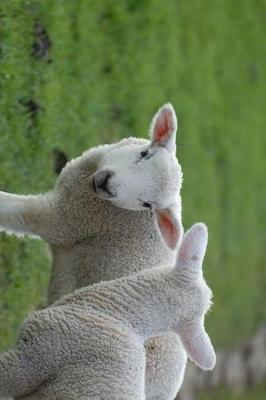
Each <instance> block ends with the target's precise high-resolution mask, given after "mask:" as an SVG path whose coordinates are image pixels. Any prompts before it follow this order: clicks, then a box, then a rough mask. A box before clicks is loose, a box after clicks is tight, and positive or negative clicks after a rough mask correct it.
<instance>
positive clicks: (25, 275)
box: [0, 0, 266, 399]
mask: <svg viewBox="0 0 266 400" xmlns="http://www.w3.org/2000/svg"><path fill="white" fill-rule="evenodd" d="M265 15H266V2H265V0H257V1H252V0H242V1H241V2H236V1H230V0H212V1H211V0H202V1H199V0H190V1H186V0H168V1H161V0H142V1H140V0H139V1H138V0H116V1H113V0H105V1H104V0H97V1H92V0H87V1H85V0H75V1H70V0H68V1H67V0H56V1H54V0H45V1H34V0H27V1H25V0H24V1H23V0H1V3H0V189H1V190H6V191H14V192H18V193H30V192H31V193H34V192H40V191H46V190H48V189H50V188H52V187H53V184H54V182H55V179H56V177H55V175H54V173H53V157H52V151H53V148H55V147H59V148H61V149H63V150H65V151H66V152H67V153H68V154H69V156H70V157H74V156H77V155H79V154H80V153H81V152H82V151H83V150H84V149H86V148H89V147H91V146H94V145H97V144H99V143H103V142H112V141H114V140H118V139H120V138H122V137H125V136H129V135H134V136H146V135H147V130H148V124H149V122H150V119H151V117H152V115H153V113H154V112H155V111H156V109H157V108H158V107H159V106H160V105H161V104H162V103H164V102H168V101H171V102H172V103H173V105H174V107H175V109H176V111H177V114H178V119H179V122H180V124H179V130H178V138H177V142H178V146H177V155H178V158H179V159H180V161H181V163H182V166H183V171H184V185H183V192H182V195H183V218H184V225H185V227H188V226H189V225H190V224H192V223H193V222H195V221H200V220H202V221H205V222H206V223H207V225H208V226H209V233H210V242H209V247H208V254H207V259H206V262H205V274H206V276H207V279H208V282H209V283H210V286H211V287H212V288H213V290H214V294H215V298H214V301H215V304H214V307H213V311H212V313H211V314H210V315H209V317H208V321H207V324H208V330H209V332H210V334H211V336H212V337H213V339H214V342H215V343H216V345H217V346H234V345H235V344H236V343H238V342H239V341H240V340H242V339H243V338H245V337H246V336H248V335H250V334H252V332H254V330H255V328H256V327H257V326H258V325H259V324H260V323H261V322H263V321H265V320H266V307H265V304H266V294H265V287H266V271H265V262H264V260H265V245H266V243H265V222H266V215H265V214H266V211H265V210H266V207H265V199H266V193H265V192H266V189H265V188H266V185H265V175H266V174H265V166H266V165H265V164H266V163H265V150H266V141H265V122H266V113H265V93H266V79H265V78H266V76H265V75H266V73H265V71H266V48H265V34H266V25H265ZM36 20H40V21H41V22H42V23H43V25H44V26H45V27H46V29H47V31H48V33H49V36H50V38H51V40H52V42H53V45H52V51H51V58H52V60H53V61H52V62H51V63H47V62H45V61H43V60H36V59H34V58H33V57H32V55H31V48H32V44H33V41H34V38H33V26H34V22H35V21H36ZM30 98H31V99H34V100H35V101H37V102H38V103H39V104H40V105H41V110H40V112H39V115H38V119H37V120H36V121H31V119H30V117H29V115H28V114H26V113H25V109H24V108H23V106H22V105H21V104H20V99H30ZM48 277H49V260H48V255H47V250H46V248H45V245H44V244H43V243H41V242H40V241H38V240H33V239H28V238H27V239H25V238H24V239H22V240H19V239H17V238H15V237H8V236H6V235H5V234H1V235H0V348H1V349H4V348H6V347H7V346H9V345H11V344H12V343H13V341H14V338H15V335H16V329H17V327H18V326H19V324H20V322H21V321H22V319H23V318H24V317H25V316H26V315H27V314H28V313H29V312H30V311H31V310H33V309H34V308H36V307H39V306H40V305H42V304H43V303H44V299H45V292H46V287H47V282H48ZM221 396H222V397H220V398H221V399H222V398H227V399H229V397H228V395H226V394H224V395H223V392H222V393H221ZM252 396H253V395H252V394H247V395H246V397H245V399H262V398H263V397H256V393H255V395H254V396H255V397H252ZM258 396H259V394H258ZM242 398H243V399H244V397H242Z"/></svg>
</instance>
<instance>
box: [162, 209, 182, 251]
mask: <svg viewBox="0 0 266 400" xmlns="http://www.w3.org/2000/svg"><path fill="white" fill-rule="evenodd" d="M159 226H160V229H161V232H162V235H163V237H164V239H165V241H166V243H167V245H168V246H169V247H171V248H174V247H175V246H176V244H177V239H178V232H177V229H176V227H175V225H174V224H173V223H172V221H171V219H170V218H169V217H168V216H167V215H165V214H160V216H159Z"/></svg>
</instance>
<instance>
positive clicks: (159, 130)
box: [150, 103, 177, 154]
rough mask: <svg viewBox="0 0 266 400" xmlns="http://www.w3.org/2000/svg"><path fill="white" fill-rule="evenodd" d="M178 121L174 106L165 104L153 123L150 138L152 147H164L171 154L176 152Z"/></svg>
mask: <svg viewBox="0 0 266 400" xmlns="http://www.w3.org/2000/svg"><path fill="white" fill-rule="evenodd" d="M176 130H177V120H176V114H175V110H174V108H173V106H172V105H171V104H170V103H168V104H164V105H163V106H162V107H161V108H160V109H159V110H158V111H157V113H156V114H155V116H154V117H153V120H152V122H151V127H150V137H151V145H152V146H164V147H166V148H167V150H169V151H170V152H171V153H174V154H175V151H176V143H175V141H176Z"/></svg>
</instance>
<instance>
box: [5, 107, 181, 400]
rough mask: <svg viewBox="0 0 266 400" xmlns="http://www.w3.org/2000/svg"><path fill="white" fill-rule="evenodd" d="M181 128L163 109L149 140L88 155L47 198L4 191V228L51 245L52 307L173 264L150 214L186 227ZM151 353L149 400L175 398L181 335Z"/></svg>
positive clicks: (156, 342) (149, 348)
mask: <svg viewBox="0 0 266 400" xmlns="http://www.w3.org/2000/svg"><path fill="white" fill-rule="evenodd" d="M176 127H177V125H176V117H175V112H174V110H173V108H172V106H171V105H165V106H163V107H162V108H161V109H160V110H159V111H158V113H157V114H156V115H155V117H154V119H153V121H152V124H151V129H150V135H151V141H148V140H143V139H136V138H130V139H124V140H122V141H120V142H118V143H116V144H113V145H104V146H99V147H96V148H94V149H91V150H89V151H88V152H85V153H84V154H83V155H82V156H81V157H79V158H77V159H75V160H73V161H71V162H70V163H68V164H67V165H66V167H65V168H64V170H63V171H62V173H61V175H60V177H59V179H58V182H57V184H56V187H55V189H54V190H53V191H52V192H50V193H48V194H44V195H36V196H19V195H15V194H9V193H4V192H0V230H5V231H9V232H15V233H16V234H29V235H37V236H39V237H41V238H43V239H44V240H45V241H46V242H47V243H48V244H49V247H50V250H51V253H52V272H51V279H50V285H49V295H48V298H49V303H53V302H54V301H56V300H57V299H59V298H60V297H61V296H63V295H65V294H67V293H71V292H73V291H74V290H76V289H78V288H81V287H85V286H88V285H91V284H93V283H96V282H99V281H102V280H109V279H114V278H119V277H122V276H126V275H129V274H132V273H135V272H137V271H140V270H143V269H146V268H152V267H154V266H158V265H163V264H169V265H170V264H171V263H173V260H174V255H175V252H174V251H172V250H171V249H169V248H166V246H165V245H164V244H163V242H162V241H161V238H160V235H159V234H158V232H157V229H156V228H155V225H154V216H153V214H156V217H157V219H158V222H159V223H160V219H161V221H162V225H163V223H164V222H163V221H165V216H166V217H167V216H168V215H169V213H170V214H171V213H173V214H175V216H176V218H178V219H179V220H180V221H181V199H180V187H181V181H182V173H181V168H180V165H179V164H178V163H177V161H176V158H175V136H176ZM145 152H146V153H147V154H146V156H145V155H144V156H143V154H145ZM111 174H113V176H111ZM107 180H108V182H107ZM106 182H107V186H106ZM103 184H105V187H104V185H103ZM105 189H106V190H105ZM114 194H115V195H114ZM113 195H114V196H113ZM147 204H148V205H151V206H152V208H153V209H152V210H147V209H145V207H146V206H147ZM127 208H129V209H127ZM156 208H157V209H158V208H161V209H165V208H166V213H165V212H164V213H158V212H157V211H156V210H155V209H156ZM166 222H167V220H166ZM166 231H167V223H166ZM166 235H167V232H166ZM177 235H179V236H180V232H179V233H177ZM177 240H178V238H175V242H176V241H177ZM170 245H171V243H170ZM172 247H173V246H172ZM146 353H147V372H146V383H147V387H146V396H147V400H151V399H152V400H154V398H156V399H157V400H171V399H173V398H175V395H176V393H177V391H178V389H179V386H180V384H181V381H182V378H183V374H184V369H185V365H186V356H185V352H184V350H183V347H182V346H181V345H180V341H179V339H178V337H177V335H175V334H173V333H168V334H166V335H165V336H163V337H158V338H154V339H151V340H150V341H148V342H147V343H146ZM165 375H167V379H165ZM163 377H164V378H163Z"/></svg>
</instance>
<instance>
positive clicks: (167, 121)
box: [154, 109, 174, 142]
mask: <svg viewBox="0 0 266 400" xmlns="http://www.w3.org/2000/svg"><path fill="white" fill-rule="evenodd" d="M173 129H174V127H173V121H172V112H171V111H170V110H168V109H165V110H162V111H161V115H160V116H159V118H158V119H157V121H156V124H155V127H154V139H155V141H156V142H161V141H162V140H163V139H164V138H165V137H167V136H168V135H169V133H171V132H172V130H173Z"/></svg>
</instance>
